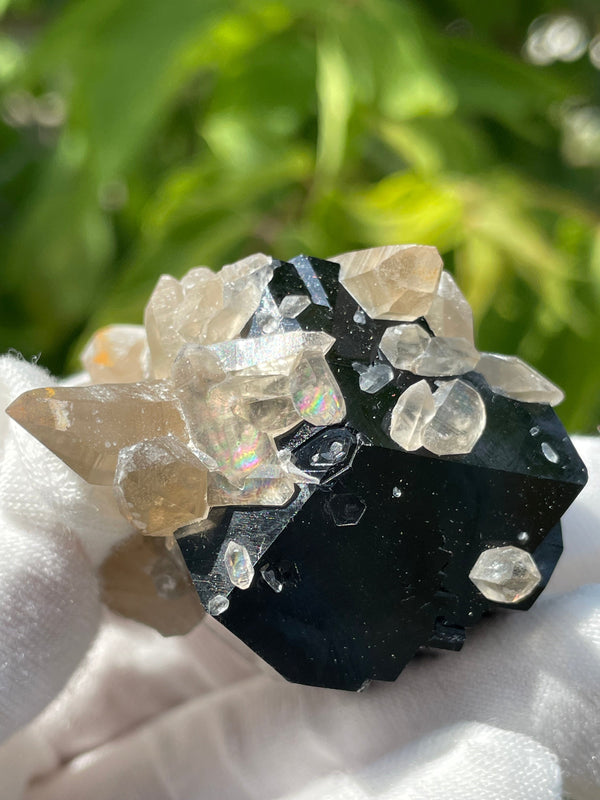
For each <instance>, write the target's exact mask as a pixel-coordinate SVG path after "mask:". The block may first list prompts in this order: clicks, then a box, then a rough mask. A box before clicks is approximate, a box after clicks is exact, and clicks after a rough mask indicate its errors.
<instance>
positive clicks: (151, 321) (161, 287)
mask: <svg viewBox="0 0 600 800" xmlns="http://www.w3.org/2000/svg"><path fill="white" fill-rule="evenodd" d="M182 302H183V288H182V286H181V284H180V283H179V281H178V280H177V279H176V278H173V276H172V275H161V277H160V278H159V280H158V283H157V284H156V287H155V288H154V291H153V292H152V295H151V296H150V300H149V301H148V303H147V305H146V311H145V313H144V326H145V328H146V335H147V337H148V347H149V349H150V358H151V362H152V374H153V375H154V377H156V378H166V377H167V376H168V374H169V368H170V365H171V362H172V361H173V359H174V358H175V356H176V355H177V352H178V351H179V349H180V348H181V347H182V346H183V344H184V343H185V340H184V338H183V336H181V334H180V333H179V331H178V329H177V328H176V326H175V324H174V317H175V314H176V311H177V308H178V307H179V305H180V304H181V303H182Z"/></svg>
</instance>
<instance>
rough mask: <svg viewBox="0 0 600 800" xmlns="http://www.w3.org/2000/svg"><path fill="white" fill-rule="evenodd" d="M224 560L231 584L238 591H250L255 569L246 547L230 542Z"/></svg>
mask: <svg viewBox="0 0 600 800" xmlns="http://www.w3.org/2000/svg"><path fill="white" fill-rule="evenodd" d="M224 558H225V569H226V570H227V574H228V575H229V580H230V581H231V583H232V584H233V585H234V586H236V587H237V588H238V589H249V588H250V584H251V583H252V579H253V578H254V567H253V566H252V561H251V560H250V555H249V554H248V551H247V550H246V548H245V547H244V545H243V544H238V543H237V542H233V541H232V542H229V544H228V545H227V548H226V549H225V556H224Z"/></svg>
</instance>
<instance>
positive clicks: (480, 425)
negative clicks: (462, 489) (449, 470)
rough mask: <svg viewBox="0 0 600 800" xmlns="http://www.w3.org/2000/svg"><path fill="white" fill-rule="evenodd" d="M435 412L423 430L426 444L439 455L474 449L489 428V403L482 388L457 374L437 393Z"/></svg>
mask: <svg viewBox="0 0 600 800" xmlns="http://www.w3.org/2000/svg"><path fill="white" fill-rule="evenodd" d="M433 402H434V404H435V414H434V415H433V417H432V418H431V420H430V421H429V423H428V424H427V425H426V426H425V428H424V430H423V446H424V447H426V448H427V450H429V451H430V452H431V453H435V454H436V455H438V456H449V455H459V454H461V453H470V452H471V450H472V449H473V447H475V445H476V444H477V442H478V441H479V437H480V436H481V434H482V433H483V431H484V430H485V422H486V413H485V405H484V403H483V400H482V399H481V396H480V394H479V392H478V391H477V390H476V389H474V388H473V387H472V386H470V385H469V384H468V383H465V382H464V381H462V380H460V379H459V378H456V379H455V380H453V381H448V382H446V383H442V384H441V385H440V387H439V388H438V389H437V390H436V391H435V393H434V395H433Z"/></svg>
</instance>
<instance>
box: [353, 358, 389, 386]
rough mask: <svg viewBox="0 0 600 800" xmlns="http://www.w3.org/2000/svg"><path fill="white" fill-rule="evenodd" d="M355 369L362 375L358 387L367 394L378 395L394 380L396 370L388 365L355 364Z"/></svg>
mask: <svg viewBox="0 0 600 800" xmlns="http://www.w3.org/2000/svg"><path fill="white" fill-rule="evenodd" d="M352 366H353V368H354V369H355V370H356V372H358V374H359V375H360V377H359V379H358V385H359V386H360V388H361V390H362V391H363V392H367V394H376V392H378V391H379V390H380V389H383V387H384V386H387V385H388V383H389V382H390V381H391V380H393V378H394V370H393V369H392V368H391V367H390V366H388V364H369V366H368V367H365V366H364V365H363V364H360V363H358V362H355V363H354V364H353V365H352Z"/></svg>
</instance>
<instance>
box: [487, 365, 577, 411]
mask: <svg viewBox="0 0 600 800" xmlns="http://www.w3.org/2000/svg"><path fill="white" fill-rule="evenodd" d="M477 372H480V373H481V374H482V375H483V377H484V378H485V379H486V381H487V382H488V383H489V385H490V388H491V389H492V390H493V391H494V392H496V394H502V395H504V396H505V397H511V398H512V399H513V400H520V401H521V402H523V403H549V404H550V405H551V406H556V405H558V404H559V403H561V402H562V401H563V400H564V397H565V395H564V392H563V391H562V390H561V389H559V388H558V386H555V384H553V383H552V382H551V381H549V380H548V378H546V377H544V375H542V374H541V373H539V372H538V371H537V370H535V369H533V367H530V366H529V364H526V363H525V362H524V361H522V360H521V359H520V358H517V356H503V355H500V354H498V353H483V354H482V355H481V358H480V359H479V363H478V364H477Z"/></svg>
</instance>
